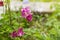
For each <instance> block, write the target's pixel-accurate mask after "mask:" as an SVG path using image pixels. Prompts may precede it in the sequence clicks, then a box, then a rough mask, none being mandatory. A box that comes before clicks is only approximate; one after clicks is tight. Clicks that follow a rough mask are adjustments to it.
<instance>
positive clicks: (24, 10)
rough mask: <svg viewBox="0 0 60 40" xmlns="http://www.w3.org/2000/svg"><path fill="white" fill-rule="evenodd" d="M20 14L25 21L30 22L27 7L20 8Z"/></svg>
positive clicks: (29, 12) (30, 16) (30, 14)
mask: <svg viewBox="0 0 60 40" xmlns="http://www.w3.org/2000/svg"><path fill="white" fill-rule="evenodd" d="M21 12H22V17H24V18H25V19H27V21H32V13H31V10H30V8H29V7H26V8H22V9H21Z"/></svg>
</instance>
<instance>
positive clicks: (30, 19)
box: [26, 14, 32, 22]
mask: <svg viewBox="0 0 60 40" xmlns="http://www.w3.org/2000/svg"><path fill="white" fill-rule="evenodd" d="M26 19H27V21H29V22H30V21H32V15H31V14H29V15H28V16H27V17H26Z"/></svg>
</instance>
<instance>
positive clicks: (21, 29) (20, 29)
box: [17, 28, 24, 37]
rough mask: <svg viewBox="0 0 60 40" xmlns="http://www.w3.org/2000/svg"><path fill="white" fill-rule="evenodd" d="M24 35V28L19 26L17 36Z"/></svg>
mask: <svg viewBox="0 0 60 40" xmlns="http://www.w3.org/2000/svg"><path fill="white" fill-rule="evenodd" d="M23 35H24V31H23V28H19V29H18V31H17V36H20V37H21V36H23Z"/></svg>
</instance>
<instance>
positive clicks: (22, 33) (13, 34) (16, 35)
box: [10, 28, 24, 38]
mask: <svg viewBox="0 0 60 40" xmlns="http://www.w3.org/2000/svg"><path fill="white" fill-rule="evenodd" d="M23 35H24V31H23V28H19V29H18V30H17V31H13V32H12V33H11V34H10V36H11V37H12V38H15V37H21V36H23Z"/></svg>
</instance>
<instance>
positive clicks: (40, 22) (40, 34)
mask: <svg viewBox="0 0 60 40" xmlns="http://www.w3.org/2000/svg"><path fill="white" fill-rule="evenodd" d="M54 6H55V8H56V10H55V11H54V12H53V13H52V14H40V15H38V13H37V14H35V13H33V20H32V21H31V22H28V21H26V19H24V18H22V16H21V11H20V10H21V9H20V10H19V11H11V10H10V9H8V10H6V13H5V14H2V16H3V18H2V19H1V20H0V40H60V7H59V6H60V5H58V4H54ZM19 27H23V28H24V30H23V31H24V32H25V34H24V35H23V36H22V37H16V38H11V37H10V33H11V32H13V31H14V30H18V28H19Z"/></svg>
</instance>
